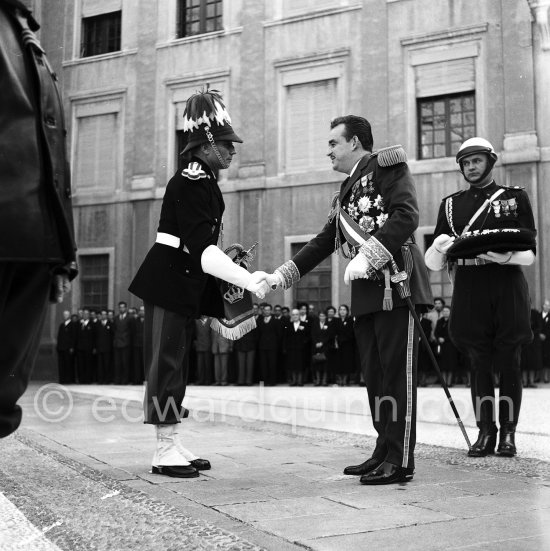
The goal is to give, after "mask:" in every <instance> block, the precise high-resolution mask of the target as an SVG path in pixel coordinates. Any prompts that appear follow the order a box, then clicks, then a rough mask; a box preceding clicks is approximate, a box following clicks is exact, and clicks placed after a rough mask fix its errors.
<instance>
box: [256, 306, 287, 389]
mask: <svg viewBox="0 0 550 551" xmlns="http://www.w3.org/2000/svg"><path fill="white" fill-rule="evenodd" d="M257 324H258V356H259V358H258V361H259V367H260V381H261V382H262V381H263V383H264V385H275V384H277V382H278V374H277V368H278V366H277V361H278V359H279V357H280V354H279V351H280V349H281V339H282V336H283V325H282V323H281V322H280V321H279V320H278V319H275V317H274V316H273V315H272V314H271V305H270V304H266V305H264V307H263V315H262V316H260V317H259V318H258V319H257Z"/></svg>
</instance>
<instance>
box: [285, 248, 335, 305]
mask: <svg viewBox="0 0 550 551" xmlns="http://www.w3.org/2000/svg"><path fill="white" fill-rule="evenodd" d="M304 245H305V243H292V245H291V251H292V256H294V255H295V254H296V253H297V252H298V251H299V250H300V249H301V248H302V247H303V246H304ZM292 289H293V297H292V299H293V304H292V306H294V305H296V304H297V303H299V302H307V304H313V305H314V306H315V311H316V312H321V311H324V310H325V308H327V307H328V306H330V305H331V304H332V268H331V257H330V256H329V257H327V258H325V260H323V262H321V263H320V264H319V265H317V267H316V268H314V269H313V270H311V272H309V273H308V274H307V275H305V276H304V277H303V278H302V279H300V281H298V283H296V284H295V285H293V286H292Z"/></svg>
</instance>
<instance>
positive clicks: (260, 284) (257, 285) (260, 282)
mask: <svg viewBox="0 0 550 551" xmlns="http://www.w3.org/2000/svg"><path fill="white" fill-rule="evenodd" d="M250 275H251V279H250V282H249V283H248V285H247V286H246V287H245V288H246V290H247V291H250V292H251V293H254V294H255V295H256V296H257V297H258V298H259V299H262V298H264V297H265V296H266V295H267V293H269V291H270V286H269V284H268V283H267V281H266V278H267V277H268V274H266V273H265V272H260V271H258V272H254V273H253V274H250Z"/></svg>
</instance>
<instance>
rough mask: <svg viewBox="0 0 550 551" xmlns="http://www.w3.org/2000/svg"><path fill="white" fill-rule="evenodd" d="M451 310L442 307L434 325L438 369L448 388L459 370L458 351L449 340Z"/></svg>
mask: <svg viewBox="0 0 550 551" xmlns="http://www.w3.org/2000/svg"><path fill="white" fill-rule="evenodd" d="M450 315H451V310H450V308H449V307H448V306H444V307H443V310H441V317H440V318H439V319H438V320H437V323H436V325H435V331H434V335H435V339H436V342H437V347H438V349H439V368H440V369H441V374H442V375H443V378H444V379H445V382H446V383H447V385H448V386H453V376H454V374H455V373H456V372H457V371H458V369H459V363H458V359H459V354H458V349H457V348H456V346H455V345H454V344H453V343H452V341H451V339H450V338H449V316H450Z"/></svg>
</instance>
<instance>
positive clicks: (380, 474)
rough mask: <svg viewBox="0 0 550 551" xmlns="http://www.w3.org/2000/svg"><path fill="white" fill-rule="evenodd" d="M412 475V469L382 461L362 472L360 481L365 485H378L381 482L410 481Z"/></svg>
mask: <svg viewBox="0 0 550 551" xmlns="http://www.w3.org/2000/svg"><path fill="white" fill-rule="evenodd" d="M413 476H414V469H411V468H408V467H398V466H397V465H394V464H393V463H388V462H387V461H384V462H383V463H382V464H381V465H379V466H378V467H376V469H374V470H373V471H371V472H370V473H367V474H364V475H363V476H362V477H361V479H360V482H361V484H365V485H367V486H378V485H381V484H397V483H399V482H410V481H411V480H412V479H413Z"/></svg>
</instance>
